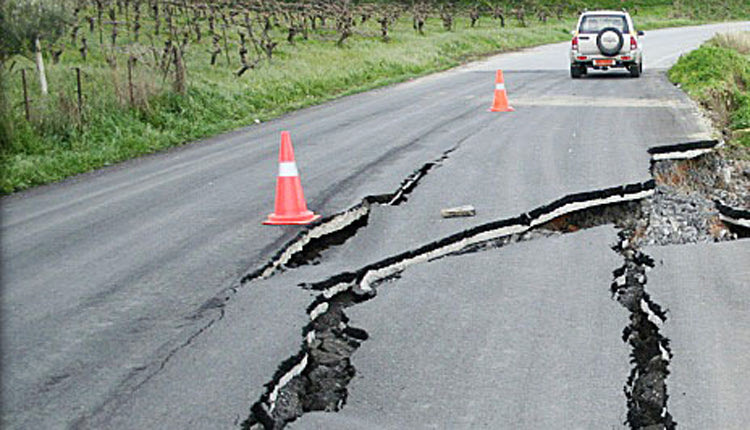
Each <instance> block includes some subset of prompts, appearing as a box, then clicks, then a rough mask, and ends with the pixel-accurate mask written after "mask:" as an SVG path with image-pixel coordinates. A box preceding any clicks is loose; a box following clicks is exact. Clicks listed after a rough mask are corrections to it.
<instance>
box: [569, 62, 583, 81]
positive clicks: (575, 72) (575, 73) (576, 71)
mask: <svg viewBox="0 0 750 430" xmlns="http://www.w3.org/2000/svg"><path fill="white" fill-rule="evenodd" d="M581 69H583V70H586V69H585V68H584V67H579V66H576V65H574V64H571V65H570V77H571V78H573V79H578V78H580V77H581V76H582V75H583V74H584V72H583V71H582V70H581Z"/></svg>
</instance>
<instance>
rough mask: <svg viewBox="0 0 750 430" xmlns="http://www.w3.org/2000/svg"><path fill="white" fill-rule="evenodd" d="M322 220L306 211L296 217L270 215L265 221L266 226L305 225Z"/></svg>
mask: <svg viewBox="0 0 750 430" xmlns="http://www.w3.org/2000/svg"><path fill="white" fill-rule="evenodd" d="M319 219H320V215H318V214H315V213H313V212H312V211H305V212H303V213H300V214H296V215H276V214H270V215H268V219H267V220H265V221H263V224H265V225H305V224H310V223H311V222H313V221H317V220H319Z"/></svg>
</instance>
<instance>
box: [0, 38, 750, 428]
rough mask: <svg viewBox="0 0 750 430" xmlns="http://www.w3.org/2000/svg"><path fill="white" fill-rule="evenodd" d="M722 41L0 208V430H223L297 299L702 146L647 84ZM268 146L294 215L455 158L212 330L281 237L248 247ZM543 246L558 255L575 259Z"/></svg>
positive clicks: (525, 76) (267, 172)
mask: <svg viewBox="0 0 750 430" xmlns="http://www.w3.org/2000/svg"><path fill="white" fill-rule="evenodd" d="M720 29H722V30H728V29H734V30H736V29H750V24H749V23H735V24H726V25H716V26H707V27H701V28H690V29H677V30H663V31H653V32H649V34H648V35H647V36H646V49H647V51H646V65H645V68H646V73H645V75H644V76H643V77H641V78H640V79H638V80H635V79H629V78H624V77H621V76H618V77H613V76H610V75H597V74H592V76H590V77H589V78H586V79H582V80H576V81H573V80H571V79H570V78H569V77H568V73H567V70H566V67H567V66H566V63H565V47H566V44H557V45H549V46H545V47H540V48H536V49H532V50H528V51H524V52H519V53H513V54H508V55H501V56H497V57H493V58H490V59H488V60H486V61H482V62H479V63H474V64H470V65H467V66H464V67H460V68H457V69H454V70H452V71H449V72H445V73H441V74H437V75H434V76H430V77H426V78H423V79H418V80H415V81H412V82H409V83H405V84H401V85H396V86H392V87H388V88H385V89H381V90H376V91H372V92H368V93H364V94H360V95H355V96H351V97H346V98H343V99H340V100H337V101H335V102H332V103H328V104H325V105H323V106H319V107H315V108H311V109H306V110H303V111H300V112H297V113H294V114H291V115H288V116H285V117H283V118H280V119H278V120H276V121H272V122H269V123H266V124H261V125H257V126H252V127H249V128H247V129H243V130H239V131H237V132H234V133H230V134H227V135H222V136H218V137H215V138H212V139H207V140H204V141H201V142H197V143H195V144H191V145H188V146H186V147H183V148H180V149H176V150H173V151H169V152H166V153H163V154H158V155H154V156H150V157H144V158H141V159H139V160H134V161H131V162H127V163H123V164H121V165H118V166H114V167H111V168H108V169H104V170H101V171H98V172H94V173H92V174H88V175H82V176H80V177H77V178H74V179H71V180H69V181H65V182H63V183H60V184H54V185H50V186H46V187H40V188H38V189H35V190H31V191H28V192H24V193H19V194H17V195H13V196H10V197H6V198H3V200H2V231H1V233H2V259H3V267H2V274H3V275H2V281H3V294H2V313H1V314H0V318H2V319H1V320H0V323H1V326H2V331H3V336H2V340H3V344H2V363H3V366H2V403H3V411H2V414H3V415H2V425H3V427H4V428H66V427H81V428H87V427H89V428H118V427H119V428H134V427H142V428H155V427H159V428H180V427H184V426H192V427H194V428H221V427H232V426H233V425H234V424H235V423H236V422H237V421H240V420H241V419H244V418H245V417H246V415H247V409H248V407H249V405H250V404H252V402H254V401H255V400H257V398H258V397H259V395H260V394H261V393H262V392H263V390H264V388H263V384H265V383H267V382H268V381H269V380H270V378H271V376H272V374H273V372H274V370H275V368H276V366H278V364H279V363H280V362H281V361H282V360H284V359H286V358H287V357H289V356H291V355H292V354H294V353H295V352H296V351H297V350H298V348H299V343H300V340H301V339H300V330H301V327H302V326H303V325H304V324H305V318H306V315H305V312H304V310H305V309H304V308H305V307H306V306H307V304H309V302H310V301H311V300H312V298H311V296H310V294H309V293H308V292H306V291H304V290H301V289H299V288H297V287H296V285H297V284H298V283H299V282H306V281H314V280H321V279H324V278H326V277H327V276H330V275H332V274H335V273H338V272H339V271H341V270H352V269H356V268H359V267H361V266H362V265H364V264H368V263H372V262H374V261H378V260H380V259H382V258H384V257H387V256H390V255H393V254H394V253H397V252H402V251H404V250H409V249H413V248H414V247H415V246H418V245H421V244H424V243H427V242H430V241H432V240H435V239H437V238H440V237H442V236H444V235H447V234H451V233H454V232H457V231H461V230H463V229H466V228H468V227H470V226H472V225H476V224H478V223H482V222H486V221H489V220H494V219H499V218H504V217H509V216H514V215H518V214H519V213H521V212H523V211H527V210H530V209H532V208H534V207H536V206H538V205H540V204H544V203H547V202H549V201H551V200H554V199H556V198H559V197H561V196H563V195H565V194H567V193H572V192H580V191H590V190H595V189H599V188H603V187H608V186H614V185H619V184H622V183H624V182H634V181H642V180H645V179H648V158H647V155H646V153H645V149H646V148H647V147H649V146H654V145H658V144H667V143H677V142H684V141H688V140H695V139H699V138H703V137H705V136H706V135H707V128H706V127H705V125H704V124H703V122H702V121H701V119H700V118H699V117H698V116H697V111H696V110H695V108H694V107H693V106H692V105H691V104H690V102H689V101H688V100H687V98H686V97H685V96H684V95H683V94H682V93H681V92H679V91H678V90H677V89H675V88H674V87H673V86H671V85H670V84H669V83H668V82H667V80H666V78H665V76H664V73H663V70H661V69H653V68H652V69H649V65H655V66H658V67H667V66H668V65H669V64H671V62H673V61H674V60H675V59H676V58H677V57H676V55H675V54H676V53H678V52H682V51H684V50H686V49H690V48H693V47H695V46H697V45H698V44H699V43H700V41H702V40H705V39H707V38H709V37H710V36H711V35H712V34H714V33H715V32H716V31H717V30H720ZM497 68H501V69H504V70H506V71H507V72H506V86H507V88H508V92H509V97H510V100H511V104H512V105H514V106H515V107H516V109H517V110H516V112H514V113H510V114H497V113H489V112H486V109H487V107H489V104H490V102H491V97H492V88H493V83H494V82H493V77H494V70H495V69H497ZM281 130H290V131H291V132H292V140H293V142H294V145H295V153H296V156H297V162H298V165H299V168H300V171H301V175H302V181H303V184H304V187H305V194H306V196H307V199H308V204H309V206H310V207H311V208H312V209H313V210H315V211H317V212H319V213H322V214H324V215H329V214H333V213H337V212H340V211H342V210H344V209H346V208H349V207H351V206H352V205H354V204H356V203H358V202H359V201H360V200H361V199H362V198H363V197H364V196H367V195H372V194H382V193H389V192H393V191H395V190H396V189H397V187H398V186H399V184H400V182H401V181H402V180H403V179H404V178H406V177H407V176H408V175H409V174H410V173H412V172H413V171H414V170H415V169H418V168H419V167H421V166H422V165H423V164H424V163H426V162H429V161H432V160H435V159H437V158H439V157H440V156H441V155H442V154H443V153H444V152H445V151H448V150H451V149H454V151H453V152H451V153H450V154H449V155H448V158H447V159H446V160H444V161H443V163H442V164H441V166H440V167H438V168H436V169H434V170H433V171H431V172H430V173H429V175H428V176H427V177H426V178H424V179H423V181H422V182H420V184H419V186H418V188H417V189H416V190H415V191H414V192H413V193H412V194H411V195H410V196H409V200H408V202H407V203H405V204H403V205H401V206H397V207H376V209H375V210H374V212H373V214H372V215H371V217H370V222H369V225H368V226H367V227H366V228H364V229H362V230H361V231H360V232H359V233H358V234H357V236H356V237H354V238H353V239H350V241H348V242H347V243H346V246H342V247H338V248H335V249H332V250H330V251H328V252H326V253H325V254H324V256H323V261H322V262H321V264H320V265H317V266H308V267H305V268H303V269H300V270H296V271H291V272H288V273H285V274H283V275H281V276H277V277H274V278H271V279H270V280H267V281H262V282H261V281H258V282H253V283H251V284H250V285H247V286H245V287H244V288H242V289H240V290H239V292H238V293H237V294H236V295H233V296H232V298H231V300H230V301H229V303H228V305H227V307H226V308H224V309H219V308H217V306H216V300H212V299H215V298H217V297H218V298H223V297H224V293H223V292H225V291H227V290H228V289H230V288H232V287H235V286H237V284H238V279H239V278H240V277H241V276H242V275H244V274H246V273H247V272H248V271H251V270H253V269H255V268H257V267H259V266H260V265H261V264H262V263H264V262H265V261H267V260H268V259H269V258H270V257H271V256H272V255H273V254H274V253H275V252H276V250H278V248H279V247H280V246H281V245H282V244H283V243H285V242H287V241H288V240H290V239H291V238H292V237H294V235H295V234H296V232H297V231H299V228H295V227H266V226H261V225H260V222H261V221H262V220H263V219H264V218H265V216H266V214H267V213H268V212H270V211H271V210H272V205H273V190H274V182H275V173H276V169H277V165H276V159H277V150H278V139H279V131H281ZM458 204H473V205H474V206H475V207H477V210H478V215H477V217H475V218H471V219H460V220H441V219H440V218H439V215H438V214H439V210H440V208H443V207H448V206H455V205H458ZM597 240H604V239H603V238H598V237H597ZM535 246H539V245H535ZM560 246H563V250H564V251H565V252H570V249H571V247H573V248H574V247H575V241H572V242H565V244H564V245H560ZM545 249H547V248H545V247H544V246H540V248H539V252H540V253H544V252H547V253H551V252H552V251H545ZM586 252H589V251H586ZM551 255H552V254H550V255H548V256H547V257H546V258H545V256H544V255H542V256H541V257H540V258H541V261H549V260H550V258H551ZM483 258H490V259H491V258H493V257H483ZM446 261H448V260H446ZM454 264H455V263H454ZM438 266H439V267H442V266H441V263H438ZM469 267H470V265H466V270H465V271H464V273H463V279H465V280H466V282H467V284H469V285H483V283H482V282H479V281H480V280H481V279H482V277H483V276H487V272H488V271H489V273H490V274H494V275H495V276H497V277H498V278H499V277H501V276H502V274H503V270H502V269H500V268H498V266H497V265H493V264H486V265H481V268H475V269H470V268H469ZM599 269H602V270H599ZM612 269H613V267H606V268H598V269H597V270H599V271H601V272H602V273H604V272H606V271H608V270H612ZM421 270H424V269H421ZM441 270H446V269H441ZM550 270H552V268H550ZM550 273H554V271H553V272H550ZM433 275H434V274H433ZM526 275H528V276H533V274H531V275H529V274H526ZM423 276H427V277H428V278H429V276H430V273H426V274H423ZM519 276H521V274H519ZM540 276H542V275H541V274H540ZM539 279H540V280H543V278H539ZM436 280H437V283H440V280H439V279H437V278H436ZM474 281H476V282H474ZM608 281H609V279H601V280H599V285H602V286H603V288H604V289H606V285H607V283H608ZM530 282H532V283H533V282H534V280H533V279H530ZM594 284H596V282H592V286H593V285H594ZM448 286H449V285H448ZM602 293H603V294H604V295H605V298H606V291H603V292H602ZM477 297H480V295H477ZM561 297H565V298H566V299H567V300H573V299H574V298H575V296H574V295H570V296H561ZM406 298H408V295H407V296H406ZM590 299H591V300H598V299H600V298H594V297H592V298H590ZM392 300H398V298H396V297H394V298H392ZM605 301H606V300H605ZM373 303H375V302H373ZM534 303H536V304H534V305H533V306H537V308H534V309H533V310H532V311H533V312H534V313H539V312H541V311H542V309H541V308H538V306H540V305H541V302H538V303H537V302H534ZM383 306H385V305H383ZM392 306H393V308H392V309H393V311H394V312H397V311H396V308H397V306H399V304H396V303H394V304H392ZM400 306H408V303H403V302H402V303H401V304H400ZM610 308H611V310H612V311H613V312H616V310H617V309H618V308H617V306H615V305H614V304H611V306H610ZM487 311H488V312H489V310H487ZM516 312H518V315H517V317H518V318H519V319H523V315H524V314H523V312H522V311H521V310H520V309H518V310H517V311H516ZM605 313H606V312H605ZM386 317H387V318H390V317H391V316H386ZM393 317H395V315H393ZM615 325H616V324H615ZM533 327H534V326H531V328H530V330H532V329H533ZM618 327H619V325H618ZM367 329H368V330H374V329H376V328H375V327H367ZM381 329H383V330H387V327H382V328H381ZM588 334H589V333H586V332H578V333H577V335H578V336H586V335H588ZM618 334H619V333H614V334H612V336H613V339H614V341H617V336H618ZM425 336H426V334H425ZM571 340H576V339H571ZM577 340H579V341H580V340H581V339H580V338H578V339H577ZM615 343H616V342H615ZM368 347H369V346H368ZM375 347H376V344H375V343H373V345H372V348H375ZM364 350H365V349H364V347H363V350H361V351H360V352H358V354H362V351H364ZM371 359H372V360H373V362H374V363H377V358H376V356H374V355H373V357H372V358H371ZM445 359H446V360H447V359H453V358H452V357H450V356H446V357H445ZM573 359H574V357H572V356H571V357H567V358H566V357H563V358H561V360H565V361H566V362H567V361H570V360H573ZM622 359H623V362H624V363H626V357H625V356H623V357H622ZM565 364H566V363H562V364H561V365H562V366H563V368H564V366H565ZM568 364H569V363H568ZM613 365H615V364H613ZM356 366H357V362H356V356H355V367H356ZM615 373H616V374H617V375H615ZM611 374H612V376H613V377H614V376H618V377H620V378H621V379H624V377H625V375H620V374H619V373H618V372H616V371H612V372H611ZM363 377H367V378H368V379H369V380H371V381H373V382H376V381H377V375H369V376H365V375H363ZM618 380H619V379H618ZM356 387H359V385H357V386H356ZM384 388H387V387H384ZM610 388H611V390H612V393H614V395H618V394H620V393H621V391H620V386H619V385H616V386H612V387H610ZM357 390H360V388H357ZM362 390H363V391H362V392H367V391H366V390H364V389H362ZM513 390H516V391H520V392H516V393H515V394H516V395H522V394H523V391H524V388H523V387H522V386H516V387H515V388H513ZM356 392H358V391H355V390H354V387H353V389H352V393H353V394H352V396H353V397H354V393H356ZM589 394H592V395H593V394H594V391H591V392H589ZM529 395H531V394H529ZM354 401H355V400H354V399H352V402H354ZM360 401H362V402H367V401H368V400H367V399H362V400H360ZM353 404H354V403H353ZM382 407H383V408H385V407H386V406H385V405H383V406H382ZM352 410H354V409H352ZM352 413H353V412H352ZM613 413H616V414H619V413H621V411H620V410H618V411H617V412H613ZM611 418H612V419H611V420H609V421H608V422H618V420H619V419H620V418H621V417H620V415H615V416H612V417H611ZM677 419H678V421H679V417H677Z"/></svg>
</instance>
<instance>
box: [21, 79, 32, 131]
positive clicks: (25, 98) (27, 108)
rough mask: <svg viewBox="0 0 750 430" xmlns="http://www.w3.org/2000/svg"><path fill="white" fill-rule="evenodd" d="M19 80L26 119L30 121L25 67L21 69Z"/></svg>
mask: <svg viewBox="0 0 750 430" xmlns="http://www.w3.org/2000/svg"><path fill="white" fill-rule="evenodd" d="M21 81H23V106H24V108H25V110H26V121H31V112H30V108H29V89H28V85H27V83H26V69H21Z"/></svg>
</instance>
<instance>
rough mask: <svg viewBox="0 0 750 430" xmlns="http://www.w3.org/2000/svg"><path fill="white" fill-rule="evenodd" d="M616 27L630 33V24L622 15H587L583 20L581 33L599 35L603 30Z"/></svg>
mask: <svg viewBox="0 0 750 430" xmlns="http://www.w3.org/2000/svg"><path fill="white" fill-rule="evenodd" d="M607 27H614V28H616V29H618V30H620V31H621V32H623V33H628V32H629V30H628V22H627V21H626V20H625V17H624V16H622V15H587V16H584V17H583V19H582V20H581V27H580V28H579V29H578V32H579V33H598V32H599V31H601V30H602V29H603V28H607Z"/></svg>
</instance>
